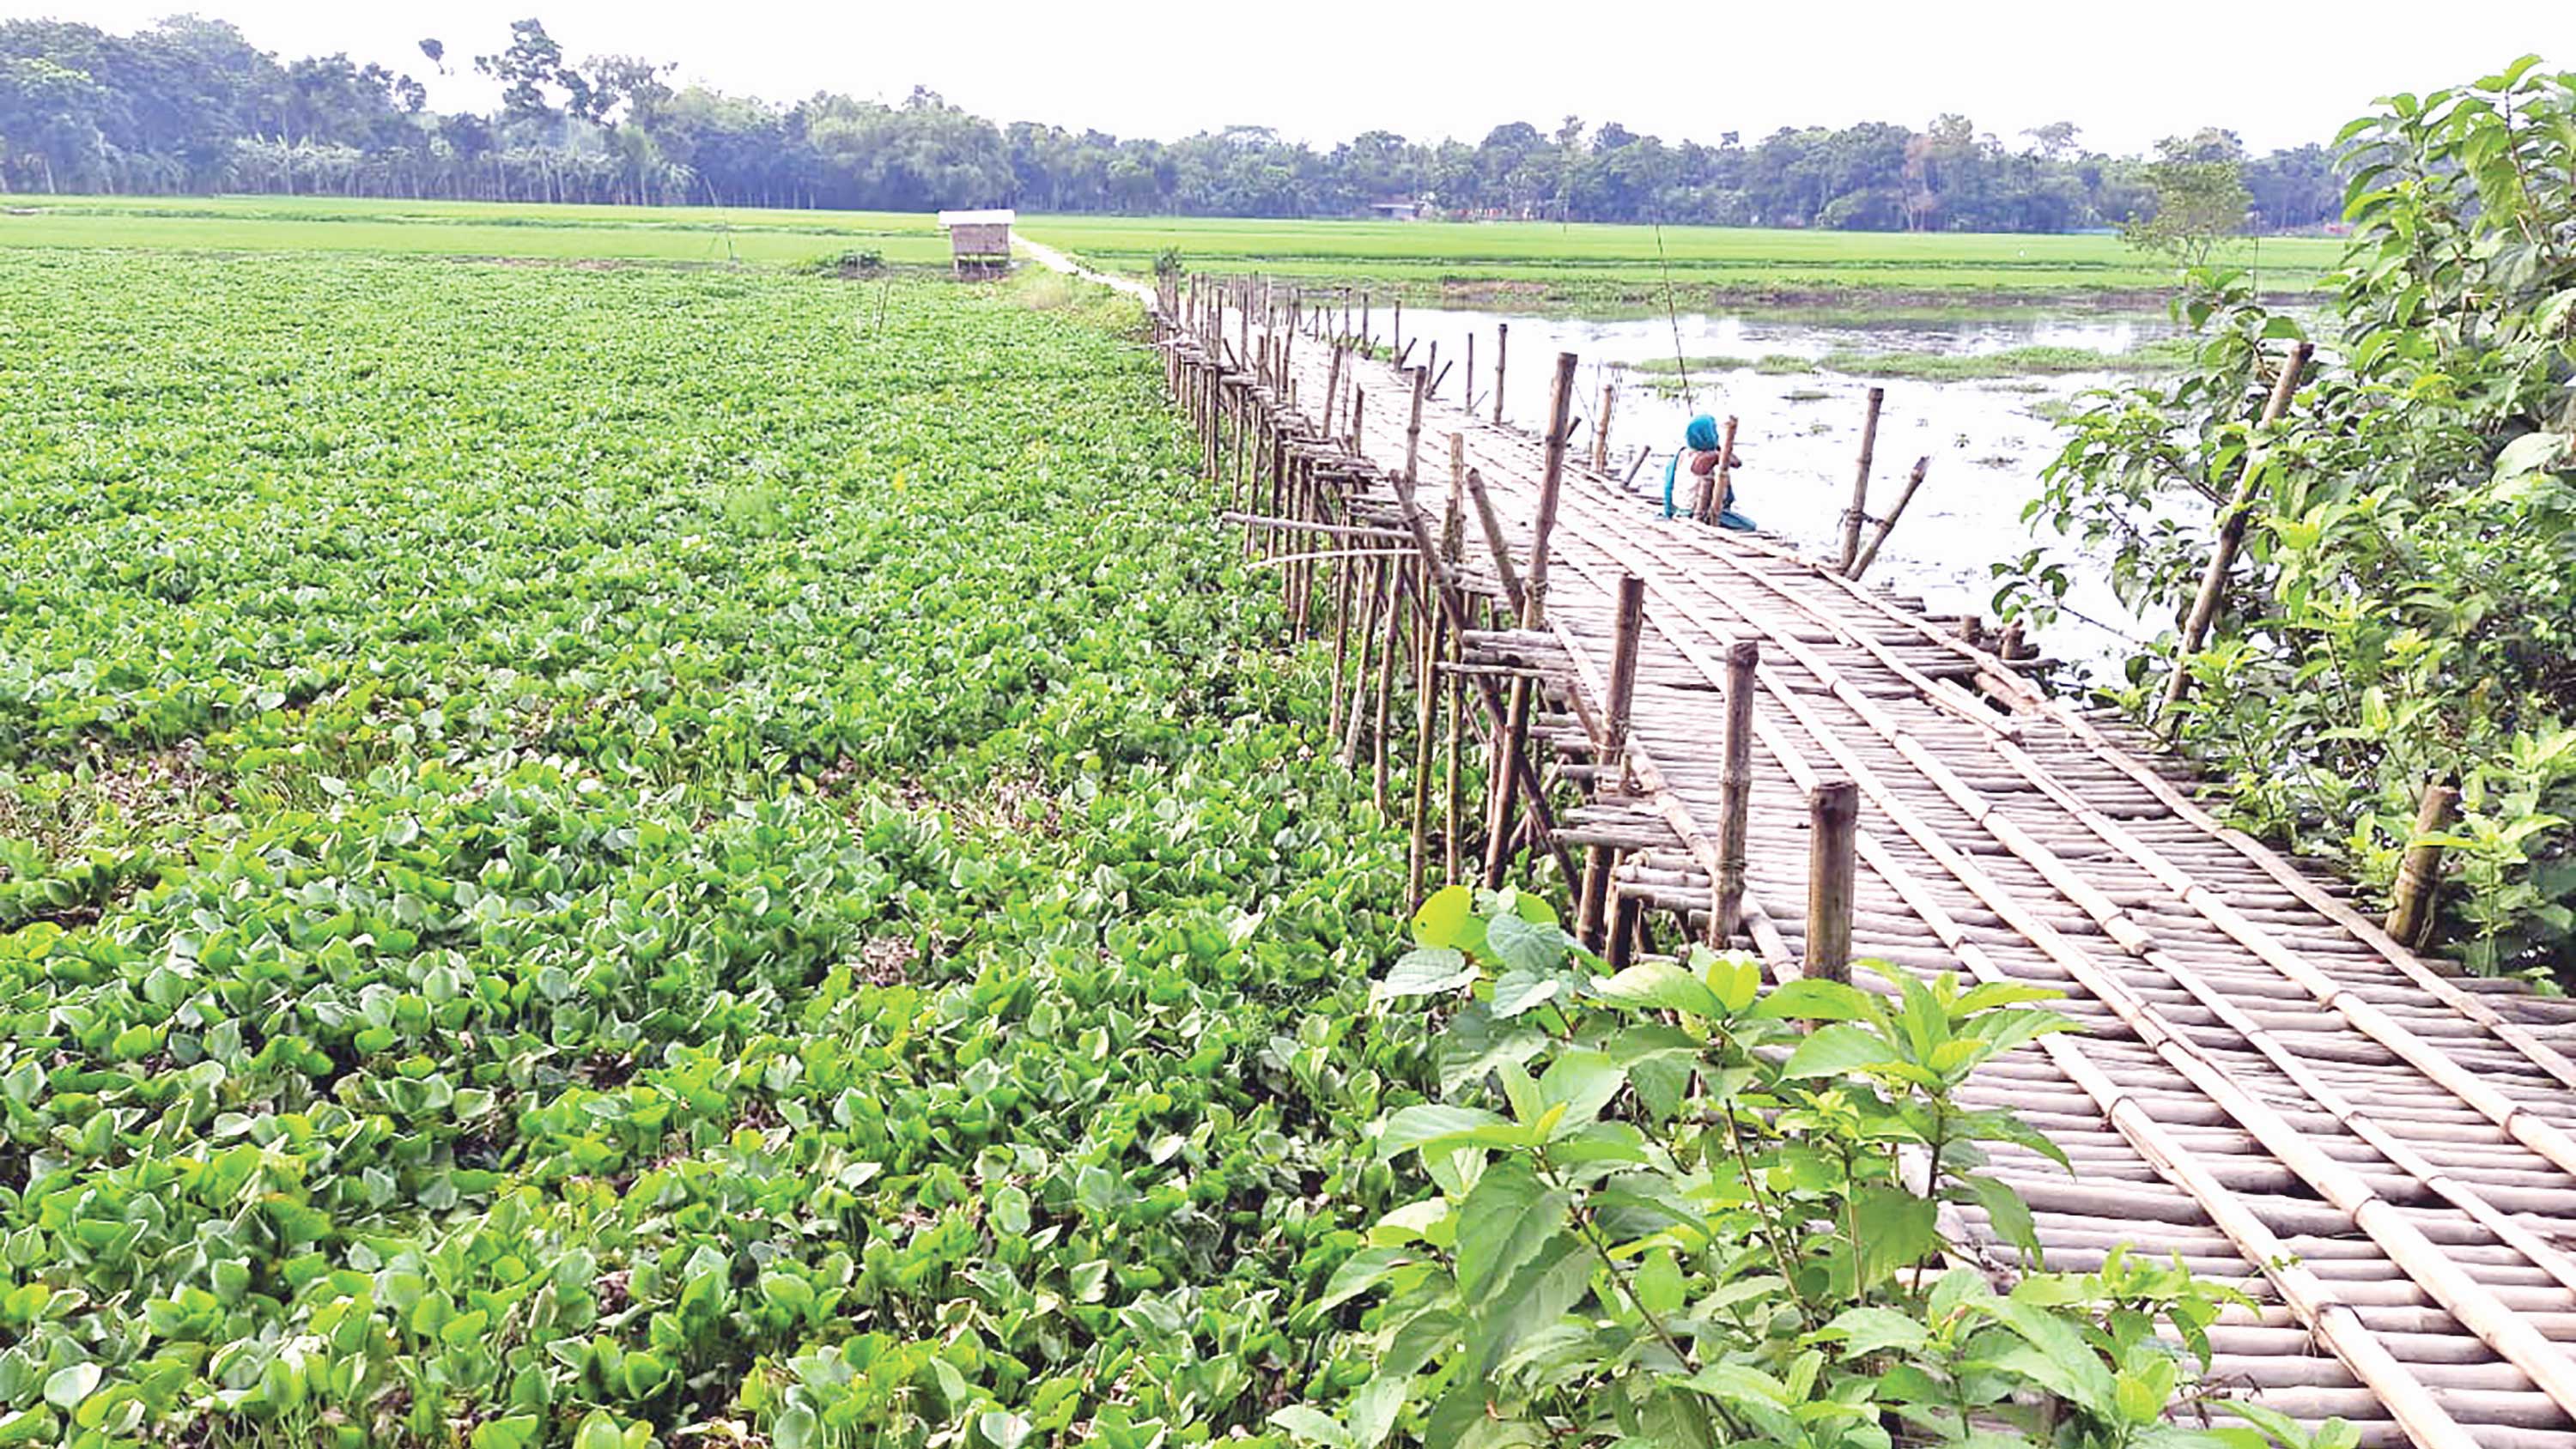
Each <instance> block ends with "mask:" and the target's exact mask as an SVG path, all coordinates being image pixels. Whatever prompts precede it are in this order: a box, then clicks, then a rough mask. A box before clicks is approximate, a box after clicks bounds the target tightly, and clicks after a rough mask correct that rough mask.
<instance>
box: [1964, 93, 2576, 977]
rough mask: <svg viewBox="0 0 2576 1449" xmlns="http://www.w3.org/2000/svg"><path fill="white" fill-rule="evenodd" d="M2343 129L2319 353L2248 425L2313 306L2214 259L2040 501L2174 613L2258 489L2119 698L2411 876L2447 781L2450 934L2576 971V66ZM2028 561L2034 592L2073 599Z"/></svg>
mask: <svg viewBox="0 0 2576 1449" xmlns="http://www.w3.org/2000/svg"><path fill="white" fill-rule="evenodd" d="M2382 106H2383V109H2381V110H2380V111H2378V112H2377V113H2375V114H2372V115H2369V116H2365V117H2363V118H2362V119H2360V120H2357V121H2355V122H2354V123H2353V124H2352V125H2350V126H2348V127H2346V128H2345V131H2344V135H2343V145H2344V155H2345V160H2346V164H2347V166H2348V167H2349V168H2350V172H2351V176H2352V186H2351V196H2350V208H2349V215H2350V217H2351V221H2352V228H2353V230H2352V238H2351V243H2350V247H2349V250H2348V251H2347V253H2346V256H2345V259H2344V265H2343V268H2342V270H2341V271H2340V273H2339V274H2338V275H2337V276H2336V278H2335V279H2334V280H2335V283H2336V286H2337V292H2336V295H2335V300H2334V304H2333V307H2332V309H2331V312H2330V314H2329V316H2328V318H2327V325H2326V327H2325V330H2324V331H2323V333H2322V335H2321V336H2320V337H2319V338H2318V340H2319V342H2320V344H2321V347H2320V353H2319V358H2318V362H2317V364H2316V366H2315V368H2314V371H2313V377H2312V380H2310V381H2308V382H2307V383H2306V384H2305V385H2304V387H2303V388H2302V389H2301V391H2300V392H2299V394H2298V395H2297V397H2296V398H2295V400H2294V401H2293V403H2292V405H2291V407H2290V410H2289V412H2288V415H2287V416H2286V417H2285V418H2284V419H2283V420H2282V421H2281V422H2279V423H2278V424H2275V425H2272V426H2268V427H2267V426H2263V425H2261V424H2259V423H2258V422H2257V421H2256V418H2257V415H2258V413H2259V411H2260V406H2261V399H2262V398H2263V396H2264V395H2265V393H2266V392H2268V391H2269V389H2270V386H2271V383H2272V381H2273V380H2274V377H2275V376H2276V375H2277V372H2278V369H2279V367H2280V366H2281V365H2282V364H2281V360H2282V357H2283V355H2284V353H2285V351H2286V347H2285V346H2284V344H2286V343H2288V342H2290V341H2292V340H2295V339H2298V338H2302V337H2304V336H2307V335H2308V333H2309V332H2310V330H2311V328H2310V325H2309V323H2307V322H2305V321H2303V320H2301V319H2300V318H2298V317H2295V316H2292V315H2288V314H2282V313H2276V312H2274V311H2272V310H2271V309H2270V308H2269V307H2267V306H2266V305H2264V304H2263V303H2262V302H2261V301H2260V300H2259V299H2258V298H2257V297H2256V296H2255V295H2254V292H2253V290H2252V288H2251V287H2250V285H2249V284H2248V283H2247V281H2246V279H2245V278H2244V277H2242V276H2241V275H2238V274H2234V273H2228V272H2209V271H2204V272H2200V273H2197V274H2196V275H2195V277H2194V279H2193V281H2192V283H2191V286H2190V288H2189V290H2188V291H2187V292H2186V294H2185V296H2184V298H2183V299H2182V300H2181V301H2180V302H2179V303H2178V304H2177V307H2178V314H2179V317H2180V319H2181V320H2182V321H2183V322H2185V323H2186V324H2188V325H2189V326H2190V328H2191V329H2192V330H2193V332H2194V334H2195V335H2196V336H2197V338H2198V340H2199V346H2198V351H2197V355H2196V357H2195V358H2194V360H2193V363H2192V365H2191V366H2190V367H2189V368H2188V369H2187V370H2186V371H2185V372H2184V373H2183V374H2182V375H2181V376H2179V377H2177V378H2175V379H2173V380H2171V381H2168V382H2153V383H2146V384H2142V385H2139V386H2136V387H2132V388H2128V389H2125V390H2122V391H2119V392H2116V393H2106V394H2099V395H2096V396H2095V398H2094V399H2093V400H2092V406H2091V407H2090V408H2089V409H2087V410H2086V411H2084V412H2081V413H2079V414H2077V415H2076V416H2074V417H2073V418H2071V419H2069V427H2070V428H2071V433H2070V436H2069V438H2068V441H2067V443H2066V446H2065V449H2064V451H2063V452H2062V454H2061V455H2060V456H2059V458H2058V459H2057V460H2056V462H2055V463H2054V464H2052V465H2051V467H2050V468H2049V470H2048V472H2047V476H2046V492H2045V494H2044V495H2043V496H2042V497H2041V498H2040V499H2039V500H2038V501H2037V502H2035V503H2034V504H2033V505H2032V508H2031V510H2030V515H2031V517H2032V518H2034V519H2035V520H2036V521H2038V522H2040V523H2044V524H2046V525H2048V526H2049V527H2051V528H2053V529H2055V530H2056V531H2058V532H2060V533H2064V534H2068V535H2071V536H2074V537H2077V538H2079V539H2081V540H2082V541H2083V542H2084V543H2085V544H2086V545H2087V546H2088V547H2090V548H2091V549H2092V550H2093V551H2095V552H2096V553H2097V554H2099V555H2101V556H2104V557H2107V559H2108V560H2109V562H2110V565H2111V571H2112V582H2113V585H2114V587H2115V588H2117V589H2118V591H2119V592H2120V594H2121V596H2122V597H2123V598H2124V599H2125V600H2127V601H2128V603H2129V604H2130V605H2131V606H2132V608H2134V609H2136V610H2138V611H2139V612H2140V613H2142V614H2144V615H2147V616H2149V617H2154V616H2158V615H2170V616H2172V617H2174V618H2176V619H2177V620H2179V619H2180V618H2181V617H2182V616H2183V611H2184V610H2185V609H2186V608H2187V607H2188V606H2189V604H2190V602H2191V600H2192V598H2193V596H2194V594H2195V592H2196V591H2197V589H2198V587H2199V580H2200V576H2201V573H2202V571H2203V568H2204V567H2205V565H2206V563H2207V560H2208V558H2209V554H2210V547H2211V545H2210V533H2211V530H2210V528H2209V526H2208V519H2209V517H2210V515H2211V513H2212V512H2213V511H2214V510H2215V509H2216V508H2217V507H2218V506H2219V505H2220V504H2221V503H2223V502H2224V501H2225V499H2226V498H2227V497H2228V496H2229V494H2230V493H2231V492H2232V491H2233V489H2234V488H2235V486H2236V484H2237V480H2238V479H2239V478H2240V477H2245V476H2249V475H2250V477H2251V480H2252V485H2253V486H2252V498H2253V505H2254V506H2253V513H2252V517H2251V526H2250V528H2249V530H2248V532H2247V534H2246V538H2245V547H2244V550H2243V553H2242V554H2241V556H2240V558H2239V560H2238V561H2237V564H2236V567H2235V571H2234V573H2233V575H2232V577H2231V578H2230V580H2229V583H2228V587H2227V589H2226V592H2225V600H2224V602H2225V607H2224V609H2223V610H2222V612H2221V614H2220V628H2219V630H2218V632H2217V633H2216V635H2215V636H2214V637H2213V638H2212V639H2211V640H2210V642H2209V644H2208V645H2207V647H2206V648H2204V649H2202V650H2200V651H2199V652H2197V653H2195V654H2194V655H2192V656H2191V657H2189V658H2177V657H2176V655H2175V645H2174V643H2173V641H2172V640H2171V639H2168V640H2166V641H2164V642H2162V643H2159V644H2158V645H2156V646H2155V647H2153V648H2152V649H2150V650H2147V651H2145V652H2142V653H2140V654H2139V655H2138V656H2137V657H2136V658H2134V659H2133V660H2131V661H2130V667H2129V670H2128V682H2127V686H2126V687H2125V689H2120V690H2115V693H2116V695H2117V697H2118V698H2120V699H2121V700H2122V701H2124V702H2125V703H2126V704H2127V706H2128V707H2129V708H2130V709H2132V710H2133V711H2135V712H2137V713H2139V714H2141V715H2144V714H2147V713H2150V712H2151V711H2152V707H2153V702H2154V701H2155V700H2156V699H2157V698H2158V697H2159V696H2160V695H2161V694H2162V692H2163V689H2162V686H2163V684H2164V682H2165V679H2166V678H2167V677H2168V676H2169V674H2170V673H2171V671H2173V670H2176V669H2181V670H2187V671H2189V673H2190V675H2191V688H2190V692H2189V697H2188V699H2187V701H2186V703H2185V705H2184V707H2183V708H2182V709H2180V710H2179V711H2177V712H2176V713H2175V714H2174V715H2173V716H2172V717H2171V718H2170V719H2169V720H2168V721H2167V723H2168V724H2169V725H2170V727H2171V728H2172V730H2173V733H2174V734H2175V736H2176V738H2177V739H2179V740H2180V741H2181V742H2182V743H2183V744H2184V745H2186V746H2187V747H2189V748H2190V749H2191V750H2192V751H2193V752H2194V753H2196V754H2197V755H2199V756H2200V757H2201V758H2202V759H2203V760H2205V761H2207V762H2208V763H2210V764H2211V765H2212V766H2213V767H2214V768H2215V770H2216V771H2217V773H2219V774H2220V775H2221V776H2222V777H2223V779H2224V781H2225V783H2226V784H2227V786H2228V787H2229V789H2228V794H2229V797H2230V798H2231V800H2232V801H2233V802H2234V805H2235V808H2236V809H2237V810H2238V811H2240V812H2241V814H2242V816H2243V817H2244V818H2245V819H2246V820H2247V822H2248V823H2249V824H2251V825H2253V826H2254V827H2256V828H2258V829H2262V830H2265V831H2268V832H2272V833H2275V834H2277V835H2279V836H2282V837H2286V838H2288V839H2291V840H2293V841H2294V842H2296V843H2297V844H2298V845H2299V846H2300V847H2302V848H2304V849H2308V850H2312V851H2315V852H2318V853H2321V854H2326V855H2329V856H2333V857H2336V858H2338V859H2339V861H2340V862H2341V863H2342V864H2344V865H2345V866H2346V867H2348V868H2349V869H2351V870H2352V871H2354V872H2355V873H2356V874H2358V875H2360V876H2361V877H2362V878H2363V879H2364V880H2365V881H2367V882H2369V883H2371V884H2374V885H2384V884H2385V883H2387V882H2388V881H2389V880H2390V879H2391V877H2392V876H2393V875H2394V873H2395V870H2396V866H2397V862H2398V860H2399V858H2400V857H2401V855H2402V854H2403V852H2404V850H2405V848H2406V847H2407V846H2408V844H2409V843H2410V842H2411V840H2412V837H2413V833H2414V822H2415V819H2416V809H2417V801H2418V799H2419V797H2420V796H2421V795H2422V793H2423V791H2424V790H2425V789H2426V787H2427V786H2429V785H2432V784H2434V783H2437V782H2442V781H2456V782H2457V783H2458V785H2459V788H2460V791H2461V796H2462V801H2463V811H2464V815H2463V822H2462V824H2461V826H2460V828H2459V829H2458V830H2457V831H2456V832H2453V833H2451V834H2449V835H2445V836H2442V837H2438V838H2437V839H2436V840H2435V842H2434V843H2438V844H2444V845H2447V846H2449V847H2451V848H2452V849H2453V851H2454V854H2455V856H2459V857H2465V866H2464V869H2463V872H2462V880H2463V881H2464V883H2465V884H2466V886H2467V887H2468V889H2467V890H2466V891H2465V892H2461V893H2458V894H2456V895H2455V896H2454V898H2453V899H2452V901H2451V902H2450V919H2451V929H2450V931H2449V933H2448V941H2449V943H2450V945H2451V947H2452V949H2454V950H2456V951H2457V953H2458V954H2459V955H2460V956H2461V957H2462V958H2464V959H2465V960H2466V961H2467V962H2468V963H2469V964H2470V965H2472V966H2473V967H2476V968H2478V969H2481V970H2487V971H2517V970H2518V971H2529V972H2535V973H2545V972H2546V971H2547V970H2548V969H2550V968H2552V967H2555V968H2557V969H2558V970H2560V971H2561V972H2562V973H2563V972H2565V971H2566V970H2567V969H2568V968H2569V967H2570V966H2571V964H2576V835H2571V832H2570V829H2569V826H2568V823H2567V822H2569V821H2570V820H2572V819H2576V664H2571V660H2576V441H2571V440H2576V406H2571V403H2570V401H2569V393H2568V388H2567V380H2568V378H2569V377H2570V376H2571V375H2576V342H2571V331H2570V322H2571V318H2576V243H2571V242H2570V241H2569V237H2570V236H2571V235H2576V139H2571V137H2576V75H2570V74H2566V73H2553V72H2549V71H2545V70H2543V69H2541V68H2540V67H2539V66H2538V65H2537V64H2536V63H2535V62H2534V61H2532V60H2528V59H2527V60H2524V61H2521V62H2517V63H2516V64H2515V65H2513V66H2511V67H2508V68H2507V69H2506V70H2504V71H2502V72H2499V73H2497V74H2495V75H2492V76H2488V77H2486V78H2484V79H2482V80H2480V81H2478V82H2477V83H2475V84H2473V85H2467V86H2460V87H2455V88H2450V89H2445V90H2439V91H2435V92H2432V93H2430V94H2427V95H2423V96H2414V95H2400V96H2393V97H2390V98H2388V99H2387V100H2386V101H2384V102H2383V103H2382ZM2028 573H2029V570H2028V569H2027V567H2026V566H2015V567H2008V568H2007V569H2006V570H2005V571H2003V574H2002V576H2003V578H2004V580H2005V583H2006V588H2007V597H2006V598H2005V599H2003V600H2002V601H2000V602H2002V603H2003V604H2004V605H2005V606H2006V607H2007V608H2009V609H2012V610H2016V611H2019V612H2023V613H2027V614H2033V615H2040V616H2044V615H2045V614H2046V613H2048V612H2049V611H2050V610H2051V609H2052V608H2053V607H2054V601H2053V599H2051V598H2050V597H2049V595H2048V593H2047V591H2046V590H2044V589H2041V590H2033V589H2032V588H2030V587H2028V584H2029V583H2030V582H2031V581H2030V580H2029V579H2028V578H2027V577H2026V576H2027V575H2028Z"/></svg>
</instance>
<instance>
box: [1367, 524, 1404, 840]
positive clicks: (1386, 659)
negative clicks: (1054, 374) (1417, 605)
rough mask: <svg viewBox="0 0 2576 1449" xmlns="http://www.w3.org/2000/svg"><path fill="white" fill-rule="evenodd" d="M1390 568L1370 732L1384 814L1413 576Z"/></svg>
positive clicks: (1373, 783) (1374, 782)
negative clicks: (1399, 650)
mask: <svg viewBox="0 0 2576 1449" xmlns="http://www.w3.org/2000/svg"><path fill="white" fill-rule="evenodd" d="M1386 569H1387V600H1386V639H1385V640H1384V642H1383V644H1382V645H1381V647H1380V648H1379V650H1378V657H1377V714H1376V718H1375V719H1374V720H1372V721H1371V726H1370V731H1369V800H1370V802H1371V803H1373V804H1375V805H1376V806H1377V813H1378V814H1379V815H1381V816H1384V815H1388V814H1389V813H1390V812H1389V811H1388V810H1387V807H1386V784H1387V738H1386V737H1387V725H1388V722H1389V719H1390V717H1391V716H1392V714H1393V711H1394V708H1395V658H1396V646H1397V645H1399V644H1401V643H1403V642H1404V618H1405V613H1406V610H1405V606H1404V600H1405V594H1406V592H1407V587H1408V581H1409V579H1410V577H1411V575H1410V574H1409V573H1408V571H1407V570H1406V569H1405V568H1404V567H1403V565H1401V564H1399V563H1396V562H1394V561H1392V560H1390V561H1389V562H1388V563H1387V566H1386Z"/></svg>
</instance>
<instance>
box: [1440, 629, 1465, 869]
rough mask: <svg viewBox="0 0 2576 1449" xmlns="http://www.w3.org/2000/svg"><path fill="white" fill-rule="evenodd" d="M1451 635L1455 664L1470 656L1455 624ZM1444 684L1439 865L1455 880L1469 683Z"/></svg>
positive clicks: (1451, 659)
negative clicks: (1444, 762)
mask: <svg viewBox="0 0 2576 1449" xmlns="http://www.w3.org/2000/svg"><path fill="white" fill-rule="evenodd" d="M1448 638H1449V662H1450V663H1452V664H1459V663H1463V662H1465V660H1466V657H1467V641H1466V639H1465V637H1464V636H1463V635H1462V634H1461V632H1460V631H1459V630H1457V629H1456V628H1452V629H1450V630H1449V631H1448ZM1444 687H1445V688H1446V690H1447V691H1448V695H1449V698H1448V701H1447V703H1448V726H1449V738H1448V762H1447V767H1446V769H1445V770H1444V771H1443V774H1444V776H1445V778H1444V779H1443V780H1442V782H1441V790H1442V793H1443V795H1444V796H1445V797H1446V798H1445V801H1444V809H1443V811H1442V825H1441V832H1440V866H1441V879H1443V880H1450V881H1454V880H1456V879H1458V830H1459V825H1460V818H1459V817H1460V816H1461V815H1462V814H1463V813H1464V811H1465V808H1466V803H1467V802H1466V794H1467V792H1466V781H1465V779H1464V778H1463V776H1462V774H1461V768H1462V767H1461V763H1460V762H1461V760H1462V759H1463V757H1464V756H1465V754H1466V749H1467V720H1466V715H1465V711H1464V706H1465V704H1466V699H1465V697H1464V691H1465V688H1466V686H1465V685H1464V684H1463V683H1462V682H1461V681H1460V679H1459V677H1458V676H1457V675H1455V674H1452V675H1450V676H1449V678H1448V682H1447V684H1446V685H1445V686H1444Z"/></svg>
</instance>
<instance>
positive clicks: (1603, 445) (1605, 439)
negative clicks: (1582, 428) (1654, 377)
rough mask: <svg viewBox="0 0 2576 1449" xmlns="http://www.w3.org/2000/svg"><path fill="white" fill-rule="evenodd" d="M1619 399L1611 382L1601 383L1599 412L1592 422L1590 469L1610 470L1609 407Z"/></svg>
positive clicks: (1596, 470)
mask: <svg viewBox="0 0 2576 1449" xmlns="http://www.w3.org/2000/svg"><path fill="white" fill-rule="evenodd" d="M1618 400H1619V390H1618V388H1617V387H1616V386H1615V385H1613V384H1611V383H1606V382H1605V383H1603V384H1601V412H1600V415H1599V416H1598V417H1596V418H1595V419H1594V420H1593V423H1592V471H1593V472H1595V473H1606V472H1608V471H1609V470H1610V409H1611V407H1612V405H1613V404H1615V403H1617V402H1618Z"/></svg>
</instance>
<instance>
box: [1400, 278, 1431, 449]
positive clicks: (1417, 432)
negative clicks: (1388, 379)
mask: <svg viewBox="0 0 2576 1449" xmlns="http://www.w3.org/2000/svg"><path fill="white" fill-rule="evenodd" d="M1398 315H1399V316H1400V315H1402V314H1400V313H1399V314H1398ZM1430 383H1431V374H1429V373H1428V372H1425V371H1423V370H1422V369H1421V368H1418V367H1417V368H1415V369H1414V370H1413V412H1412V414H1411V415H1410V416H1409V417H1408V418H1407V419H1406V420H1405V424H1404V486H1405V489H1406V491H1407V492H1410V491H1412V489H1413V487H1414V485H1415V484H1417V483H1419V482H1421V481H1422V475H1421V468H1422V391H1423V389H1424V388H1426V387H1428V386H1429V385H1430Z"/></svg>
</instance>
